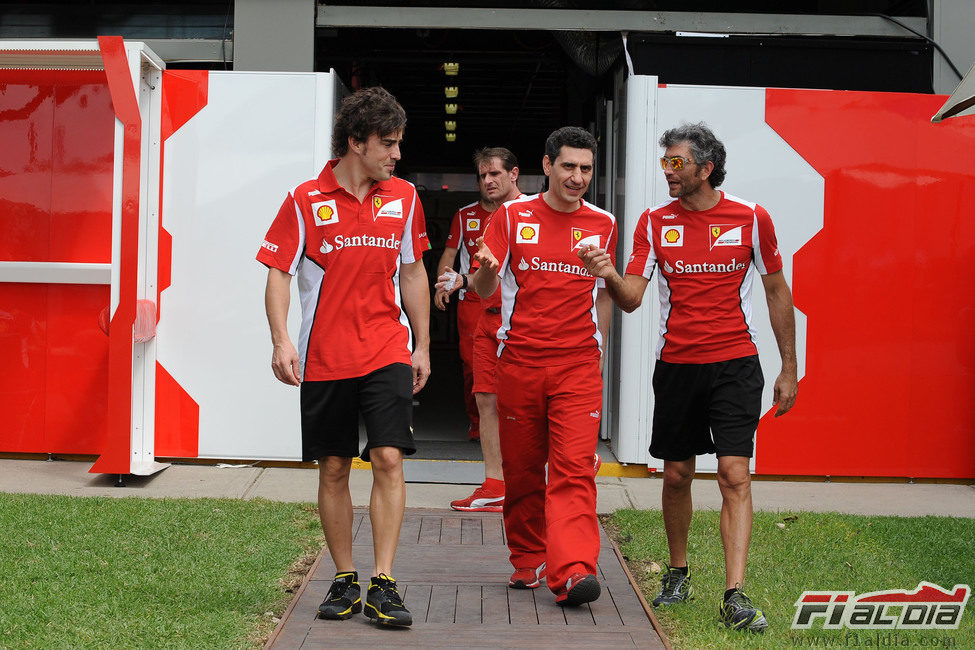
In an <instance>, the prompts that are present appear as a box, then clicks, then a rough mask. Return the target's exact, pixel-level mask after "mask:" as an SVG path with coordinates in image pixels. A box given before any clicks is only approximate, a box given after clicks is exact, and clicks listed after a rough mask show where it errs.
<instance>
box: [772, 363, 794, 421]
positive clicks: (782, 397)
mask: <svg viewBox="0 0 975 650" xmlns="http://www.w3.org/2000/svg"><path fill="white" fill-rule="evenodd" d="M798 393H799V381H798V380H797V379H796V375H795V373H791V372H786V371H785V370H783V371H782V372H780V373H779V376H778V377H777V378H776V380H775V390H774V392H773V393H772V403H773V404H778V405H779V408H777V409H775V417H779V416H780V415H785V414H786V413H788V412H789V410H790V409H791V408H792V406H793V405H794V404H795V403H796V395H797V394H798Z"/></svg>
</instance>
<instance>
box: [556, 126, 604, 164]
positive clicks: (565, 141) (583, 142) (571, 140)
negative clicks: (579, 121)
mask: <svg viewBox="0 0 975 650" xmlns="http://www.w3.org/2000/svg"><path fill="white" fill-rule="evenodd" d="M562 147H572V148H573V149H588V150H589V151H591V152H592V155H593V158H595V157H596V138H594V137H593V135H592V133H590V132H589V131H586V130H585V129H582V128H579V127H578V126H563V127H562V128H561V129H556V130H555V131H552V134H551V135H550V136H548V139H547V140H545V155H546V156H548V159H549V160H550V161H552V162H553V163H554V162H555V159H556V158H558V157H559V152H560V151H562Z"/></svg>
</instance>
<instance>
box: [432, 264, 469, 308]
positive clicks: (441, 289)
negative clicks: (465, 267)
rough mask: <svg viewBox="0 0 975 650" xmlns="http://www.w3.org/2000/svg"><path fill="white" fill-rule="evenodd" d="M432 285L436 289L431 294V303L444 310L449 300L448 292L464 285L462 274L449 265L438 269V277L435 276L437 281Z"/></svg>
mask: <svg viewBox="0 0 975 650" xmlns="http://www.w3.org/2000/svg"><path fill="white" fill-rule="evenodd" d="M433 286H434V288H435V289H436V293H434V295H433V304H434V305H436V306H437V309H439V310H440V311H444V310H445V309H447V303H448V302H450V294H452V293H454V292H455V291H457V290H458V289H460V288H461V287H463V286H464V276H463V275H461V274H460V273H457V272H456V271H454V270H453V269H452V268H450V267H449V266H445V267H443V268H442V269H440V277H438V278H437V283H436V284H435V285H433Z"/></svg>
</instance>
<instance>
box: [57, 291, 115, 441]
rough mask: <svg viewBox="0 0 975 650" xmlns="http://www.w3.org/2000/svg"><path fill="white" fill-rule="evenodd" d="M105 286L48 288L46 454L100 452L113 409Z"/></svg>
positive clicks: (106, 292) (108, 296)
mask: <svg viewBox="0 0 975 650" xmlns="http://www.w3.org/2000/svg"><path fill="white" fill-rule="evenodd" d="M109 299H110V290H109V288H108V287H107V286H104V285H56V284H55V285H49V286H48V310H47V313H48V322H47V386H46V394H47V410H46V413H47V422H46V426H45V441H44V443H45V449H43V450H42V451H45V452H55V453H63V454H95V453H98V452H99V451H101V448H102V445H103V442H104V438H105V432H106V416H107V410H106V409H107V406H108V391H107V390H106V387H107V386H108V337H107V336H105V334H104V333H103V332H102V330H101V328H99V327H98V312H99V311H101V310H102V308H103V307H104V306H105V305H107V304H108V301H109Z"/></svg>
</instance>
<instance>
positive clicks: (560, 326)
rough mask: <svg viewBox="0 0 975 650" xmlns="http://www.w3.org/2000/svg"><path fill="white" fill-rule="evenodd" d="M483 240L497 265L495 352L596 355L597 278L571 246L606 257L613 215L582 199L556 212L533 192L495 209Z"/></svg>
mask: <svg viewBox="0 0 975 650" xmlns="http://www.w3.org/2000/svg"><path fill="white" fill-rule="evenodd" d="M484 243H485V244H486V245H487V247H488V248H489V249H490V251H491V253H492V254H493V255H494V256H495V257H496V258H497V259H498V261H499V262H500V263H501V267H500V268H499V269H498V275H499V276H500V277H501V317H502V321H501V329H500V330H499V332H498V339H499V340H500V341H501V344H500V345H499V346H498V356H499V357H500V358H502V359H506V360H508V361H510V362H512V363H518V364H522V365H526V366H549V365H561V364H566V363H576V362H582V361H586V360H591V359H599V355H600V351H599V350H600V345H601V344H602V338H601V336H600V334H599V329H598V328H597V326H596V289H597V282H596V278H594V277H593V276H592V275H590V274H589V273H588V272H587V271H586V269H585V267H584V266H583V264H582V260H580V259H579V257H578V249H579V247H580V246H585V245H586V244H593V245H594V246H598V247H599V248H603V249H605V250H607V251H609V253H610V255H613V252H614V251H615V250H616V219H615V218H614V217H613V215H612V214H610V213H609V212H606V211H605V210H601V209H600V208H597V207H595V206H593V205H590V204H589V203H586V202H585V201H582V202H581V205H580V206H579V208H578V209H576V210H574V211H572V212H558V211H556V210H553V209H552V208H551V207H549V205H548V204H547V203H545V199H544V198H543V197H542V195H541V194H536V195H534V196H528V197H524V198H520V199H515V200H514V201H509V202H507V203H505V204H504V205H503V206H502V207H500V208H498V211H497V212H495V213H494V214H493V215H492V216H491V221H490V223H489V224H488V229H487V232H486V233H485V234H484ZM598 286H603V283H602V281H600V282H599V283H598Z"/></svg>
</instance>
